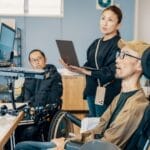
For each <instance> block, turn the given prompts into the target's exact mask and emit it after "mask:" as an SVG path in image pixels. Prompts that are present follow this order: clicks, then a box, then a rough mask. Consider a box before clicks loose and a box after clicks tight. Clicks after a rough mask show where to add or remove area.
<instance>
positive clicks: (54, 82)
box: [15, 49, 63, 142]
mask: <svg viewBox="0 0 150 150" xmlns="http://www.w3.org/2000/svg"><path fill="white" fill-rule="evenodd" d="M28 59H29V62H30V64H31V66H32V68H33V69H44V70H46V71H48V72H49V77H48V78H46V79H43V80H41V79H33V78H27V79H25V82H24V85H23V88H22V92H21V95H20V96H19V97H18V98H17V101H19V102H27V103H28V104H29V105H28V106H29V107H28V108H25V111H26V113H25V114H26V116H25V120H24V124H22V125H20V126H18V128H17V130H16V134H15V138H16V142H19V141H24V140H36V141H43V140H46V139H47V134H48V132H47V130H48V128H49V124H50V123H49V121H47V120H48V116H47V115H48V113H50V115H54V113H55V112H56V111H58V110H59V109H60V108H61V103H62V102H61V99H60V97H61V96H62V91H63V87H62V79H61V75H60V74H59V73H58V71H57V69H56V67H55V66H54V65H52V64H46V61H47V60H46V56H45V54H44V53H43V52H42V51H41V50H39V49H34V50H32V51H31V52H30V53H29V58H28ZM51 104H55V105H57V106H56V107H55V108H54V110H52V111H50V106H52V105H51ZM48 111H50V112H48ZM44 112H45V113H44ZM45 117H47V118H45ZM49 117H50V116H49ZM29 120H33V121H34V123H29ZM25 122H26V123H25ZM43 129H44V130H43ZM41 132H42V133H41ZM41 135H43V136H41Z"/></svg>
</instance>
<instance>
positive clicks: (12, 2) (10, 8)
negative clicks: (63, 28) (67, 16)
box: [0, 0, 63, 17]
mask: <svg viewBox="0 0 150 150" xmlns="http://www.w3.org/2000/svg"><path fill="white" fill-rule="evenodd" d="M0 15H1V16H2V15H5V16H53V17H55V16H57V17H62V16H63V0H0Z"/></svg>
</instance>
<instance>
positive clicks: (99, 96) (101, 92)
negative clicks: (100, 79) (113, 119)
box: [95, 86, 106, 105]
mask: <svg viewBox="0 0 150 150" xmlns="http://www.w3.org/2000/svg"><path fill="white" fill-rule="evenodd" d="M105 93H106V88H105V87H102V86H98V87H97V90H96V96H95V104H96V105H103V104H104V98H105Z"/></svg>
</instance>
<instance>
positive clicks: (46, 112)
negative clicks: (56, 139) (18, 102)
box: [15, 103, 61, 143]
mask: <svg viewBox="0 0 150 150" xmlns="http://www.w3.org/2000/svg"><path fill="white" fill-rule="evenodd" d="M21 110H23V111H24V119H23V120H22V121H21V122H20V123H19V125H18V127H17V129H16V132H15V139H16V143H18V142H20V141H26V140H35V141H48V131H49V127H50V124H51V121H52V118H53V116H55V114H56V113H58V112H59V111H60V110H61V104H57V103H53V104H47V105H46V106H38V107H34V108H33V107H30V105H26V106H25V107H24V108H22V109H21Z"/></svg>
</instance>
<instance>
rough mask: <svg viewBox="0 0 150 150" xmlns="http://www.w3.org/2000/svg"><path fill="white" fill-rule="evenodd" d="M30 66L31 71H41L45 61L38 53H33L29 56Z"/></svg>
mask: <svg viewBox="0 0 150 150" xmlns="http://www.w3.org/2000/svg"><path fill="white" fill-rule="evenodd" d="M30 64H31V65H32V68H33V69H43V68H44V67H45V65H46V59H45V58H44V57H43V55H42V54H41V53H40V52H36V51H35V52H33V53H31V54H30Z"/></svg>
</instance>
